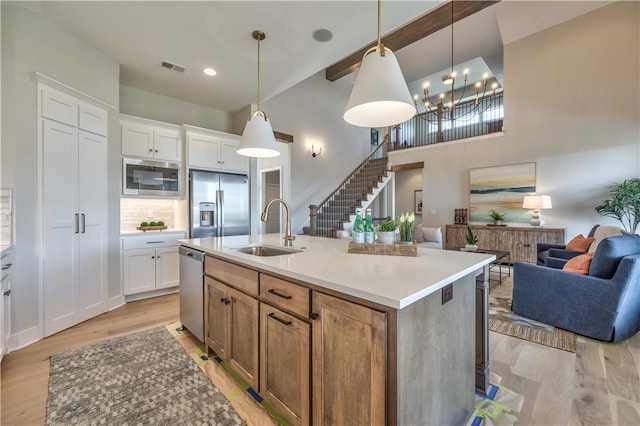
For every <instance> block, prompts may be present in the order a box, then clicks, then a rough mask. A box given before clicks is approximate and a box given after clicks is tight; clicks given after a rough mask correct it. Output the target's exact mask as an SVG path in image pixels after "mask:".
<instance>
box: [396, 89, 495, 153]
mask: <svg viewBox="0 0 640 426" xmlns="http://www.w3.org/2000/svg"><path fill="white" fill-rule="evenodd" d="M502 99H503V92H500V93H496V94H495V95H493V96H487V97H485V98H481V99H479V100H478V104H477V105H476V103H475V100H471V101H468V102H461V103H459V104H457V105H456V106H455V116H456V117H458V118H455V119H453V120H452V119H450V118H449V111H448V110H447V108H446V107H442V104H440V105H438V106H437V108H436V107H434V109H433V110H432V111H428V112H423V113H420V114H416V115H415V116H414V117H413V118H412V119H410V120H408V121H405V122H404V123H400V124H397V125H395V126H393V127H392V128H391V147H390V150H391V151H394V150H398V149H404V148H414V147H417V146H425V145H432V144H436V143H440V142H448V141H453V140H458V139H465V138H471V137H474V136H481V135H487V134H490V133H496V132H501V131H502V119H503V117H504V107H503V104H502Z"/></svg>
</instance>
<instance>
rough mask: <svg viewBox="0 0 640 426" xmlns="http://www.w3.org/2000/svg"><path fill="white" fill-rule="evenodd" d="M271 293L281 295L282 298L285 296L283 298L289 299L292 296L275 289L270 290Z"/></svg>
mask: <svg viewBox="0 0 640 426" xmlns="http://www.w3.org/2000/svg"><path fill="white" fill-rule="evenodd" d="M269 293H271V294H273V295H274V296H278V297H281V298H283V299H287V300H289V299H291V296H288V295H286V294H282V293H278V292H277V291H275V290H274V289H271V290H269Z"/></svg>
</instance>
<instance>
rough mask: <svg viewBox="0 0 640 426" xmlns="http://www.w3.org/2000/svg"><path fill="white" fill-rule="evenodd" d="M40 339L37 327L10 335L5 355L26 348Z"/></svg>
mask: <svg viewBox="0 0 640 426" xmlns="http://www.w3.org/2000/svg"><path fill="white" fill-rule="evenodd" d="M40 339H41V337H40V332H39V330H38V327H31V328H27V329H26V330H23V331H20V332H18V333H14V334H11V336H9V345H8V346H9V347H8V348H7V353H9V352H13V351H17V350H19V349H22V348H24V347H27V346H29V345H31V344H33V343H35V342H37V341H38V340H40Z"/></svg>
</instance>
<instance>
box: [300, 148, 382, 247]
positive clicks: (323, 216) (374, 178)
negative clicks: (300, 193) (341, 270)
mask: <svg viewBox="0 0 640 426" xmlns="http://www.w3.org/2000/svg"><path fill="white" fill-rule="evenodd" d="M385 142H386V141H385ZM384 146H386V143H381V144H380V145H378V147H377V148H376V149H375V150H374V151H372V152H371V153H370V154H369V155H368V156H367V158H365V159H364V161H363V162H362V163H360V164H359V165H358V166H357V167H356V168H355V169H354V170H353V172H351V174H349V176H347V178H345V179H344V180H343V181H342V183H341V184H340V185H339V186H338V188H336V189H335V190H334V191H333V192H332V193H331V194H329V196H327V197H326V198H325V199H324V200H322V202H321V203H320V204H318V205H311V206H309V210H310V212H309V216H310V219H311V220H310V232H309V233H310V234H311V235H317V236H320V237H329V238H335V231H336V230H338V229H344V224H345V223H351V217H352V215H353V214H355V211H356V208H360V207H363V208H364V207H366V206H368V205H369V204H370V203H371V201H373V199H374V198H375V197H376V196H377V195H378V193H379V192H380V190H381V189H382V188H384V186H385V185H386V184H387V182H388V181H389V177H388V174H387V156H386V150H385V149H384V148H383V147H384Z"/></svg>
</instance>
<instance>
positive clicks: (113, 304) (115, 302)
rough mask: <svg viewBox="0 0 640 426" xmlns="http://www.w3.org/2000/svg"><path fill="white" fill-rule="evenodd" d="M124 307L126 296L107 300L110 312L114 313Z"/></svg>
mask: <svg viewBox="0 0 640 426" xmlns="http://www.w3.org/2000/svg"><path fill="white" fill-rule="evenodd" d="M124 305H125V301H124V296H122V295H119V296H116V297H112V298H111V299H109V300H107V306H108V307H107V310H108V311H113V310H114V309H116V308H119V307H120V306H124Z"/></svg>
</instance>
